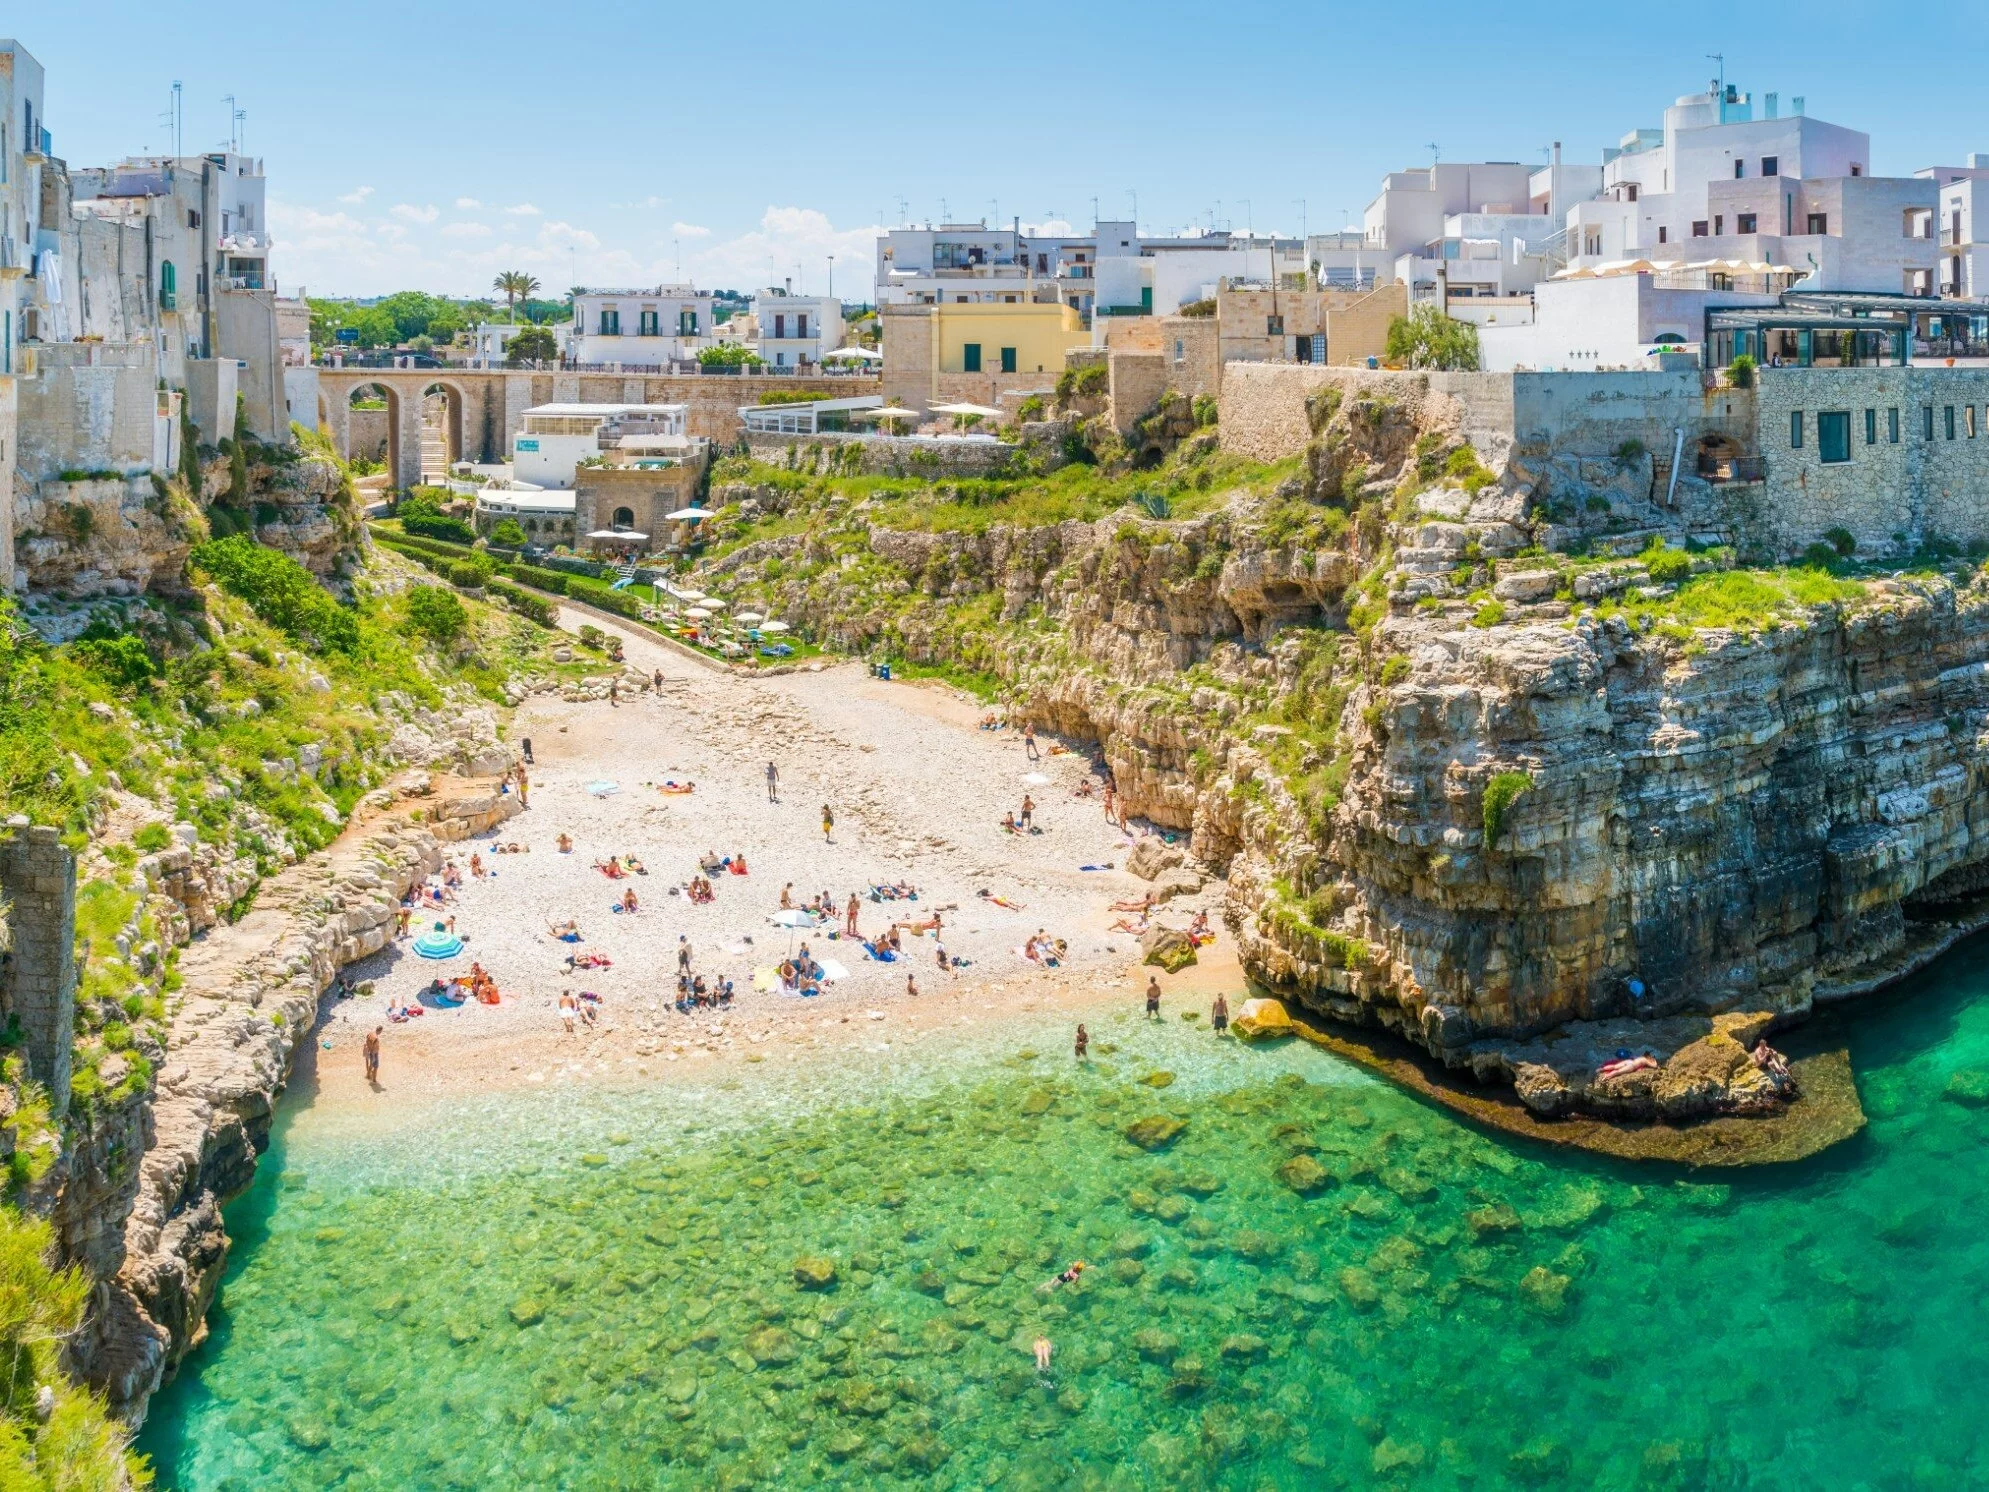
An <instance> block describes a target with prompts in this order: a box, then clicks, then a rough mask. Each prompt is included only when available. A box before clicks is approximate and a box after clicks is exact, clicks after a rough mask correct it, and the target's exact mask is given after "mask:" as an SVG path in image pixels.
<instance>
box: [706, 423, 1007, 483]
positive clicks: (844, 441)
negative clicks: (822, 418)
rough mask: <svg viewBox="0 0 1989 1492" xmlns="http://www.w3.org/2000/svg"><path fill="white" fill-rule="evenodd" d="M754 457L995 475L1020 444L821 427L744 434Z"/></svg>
mask: <svg viewBox="0 0 1989 1492" xmlns="http://www.w3.org/2000/svg"><path fill="white" fill-rule="evenodd" d="M745 440H746V448H747V449H748V450H749V451H751V452H752V454H753V457H754V459H755V460H758V461H765V462H767V463H769V464H770V465H773V466H782V467H786V468H788V469H789V470H791V471H809V472H819V473H829V472H838V473H841V474H844V475H849V474H852V473H855V472H863V473H867V474H868V475H871V476H880V477H924V478H927V479H933V480H936V479H940V478H945V477H997V476H1005V475H1007V474H1009V473H1011V472H1012V471H1014V469H1015V465H1016V458H1017V456H1018V455H1019V454H1020V450H1021V448H1020V447H1018V446H1013V445H1010V444H1008V443H1007V442H1006V441H999V440H934V439H930V438H927V437H923V436H912V435H858V434H853V433H850V434H845V433H843V432H841V431H822V432H819V433H817V434H814V435H776V434H770V433H767V432H764V431H754V432H752V433H750V434H748V435H747V436H746V437H745Z"/></svg>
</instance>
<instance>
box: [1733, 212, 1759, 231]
mask: <svg viewBox="0 0 1989 1492" xmlns="http://www.w3.org/2000/svg"><path fill="white" fill-rule="evenodd" d="M1758 221H1759V219H1758V218H1757V217H1756V216H1755V214H1753V213H1751V212H1743V213H1741V214H1740V215H1739V216H1737V217H1736V218H1735V219H1734V220H1733V231H1734V232H1736V233H1754V232H1758V231H1759V230H1758V229H1756V227H1755V226H1754V225H1755V223H1756V222H1758Z"/></svg>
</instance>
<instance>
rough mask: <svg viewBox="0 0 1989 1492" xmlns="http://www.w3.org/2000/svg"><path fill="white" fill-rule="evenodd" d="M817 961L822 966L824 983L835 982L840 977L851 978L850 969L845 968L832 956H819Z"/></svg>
mask: <svg viewBox="0 0 1989 1492" xmlns="http://www.w3.org/2000/svg"><path fill="white" fill-rule="evenodd" d="M815 962H816V963H818V964H820V965H821V966H822V983H824V984H834V983H835V982H836V981H837V980H838V979H847V978H849V970H848V969H845V968H844V967H843V966H842V965H841V964H839V963H837V962H836V961H835V960H834V959H832V958H818V959H816V960H815Z"/></svg>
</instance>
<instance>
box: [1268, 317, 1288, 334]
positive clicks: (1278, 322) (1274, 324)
mask: <svg viewBox="0 0 1989 1492" xmlns="http://www.w3.org/2000/svg"><path fill="white" fill-rule="evenodd" d="M1284 334H1285V319H1284V317H1282V316H1266V317H1265V318H1264V335H1265V336H1267V337H1282V336H1283V335H1284Z"/></svg>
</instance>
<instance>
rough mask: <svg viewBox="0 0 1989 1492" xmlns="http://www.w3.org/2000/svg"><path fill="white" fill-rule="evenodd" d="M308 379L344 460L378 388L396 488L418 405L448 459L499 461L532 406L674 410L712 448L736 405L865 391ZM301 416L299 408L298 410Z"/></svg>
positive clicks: (621, 376)
mask: <svg viewBox="0 0 1989 1492" xmlns="http://www.w3.org/2000/svg"><path fill="white" fill-rule="evenodd" d="M310 371H312V372H315V373H316V374H317V385H318V393H317V405H318V407H317V412H316V420H317V424H318V427H319V428H320V429H322V430H324V431H326V432H327V433H328V434H329V435H330V436H331V438H332V442H333V444H334V446H335V447H336V448H337V450H338V452H339V454H340V455H343V456H348V457H349V456H350V455H352V441H353V436H352V423H353V421H352V416H353V413H354V411H353V408H352V400H353V397H354V396H355V395H357V394H361V393H363V392H368V391H371V390H378V392H379V394H380V395H381V396H383V397H384V398H385V401H386V405H387V410H386V424H387V471H388V473H389V474H390V477H391V480H392V484H393V485H394V486H395V487H412V486H414V485H416V484H417V483H419V482H420V481H421V469H422V454H421V446H422V421H421V412H422V403H423V401H424V400H425V399H427V398H428V397H429V396H430V395H431V394H439V395H440V397H441V399H442V436H443V449H444V456H445V458H446V459H447V460H449V461H479V462H500V461H505V460H508V459H509V457H510V451H511V437H512V436H513V435H515V434H516V433H517V432H518V430H519V428H520V427H521V426H522V425H523V423H524V418H525V411H526V410H528V409H530V408H532V407H533V406H534V405H539V404H554V403H559V404H682V405H685V406H687V410H688V412H687V415H686V426H687V428H688V430H689V433H690V434H692V435H702V436H705V437H707V438H708V439H710V440H711V441H712V442H713V443H714V444H718V445H730V444H732V443H733V442H734V441H736V440H737V439H738V438H739V437H740V434H741V433H742V428H743V427H742V425H741V423H740V420H739V408H740V406H741V405H747V404H756V403H758V402H759V398H760V395H761V394H763V393H766V392H768V391H773V390H778V391H779V392H782V393H794V392H807V393H814V394H819V395H820V396H821V397H822V398H825V399H843V398H849V397H851V396H853V395H858V394H874V393H876V392H877V391H878V387H879V384H880V383H881V380H880V379H878V378H876V377H875V376H871V375H861V374H858V375H849V374H843V375H837V376H836V377H833V378H829V377H819V378H793V377H780V376H772V375H760V376H752V375H716V374H681V373H678V374H670V373H664V374H658V373H648V374H644V373H571V372H558V371H554V372H535V371H532V370H530V369H513V368H492V369H481V368H334V367H321V368H316V369H312V370H310ZM298 413H299V414H300V415H301V413H302V411H301V410H300V411H298Z"/></svg>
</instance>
